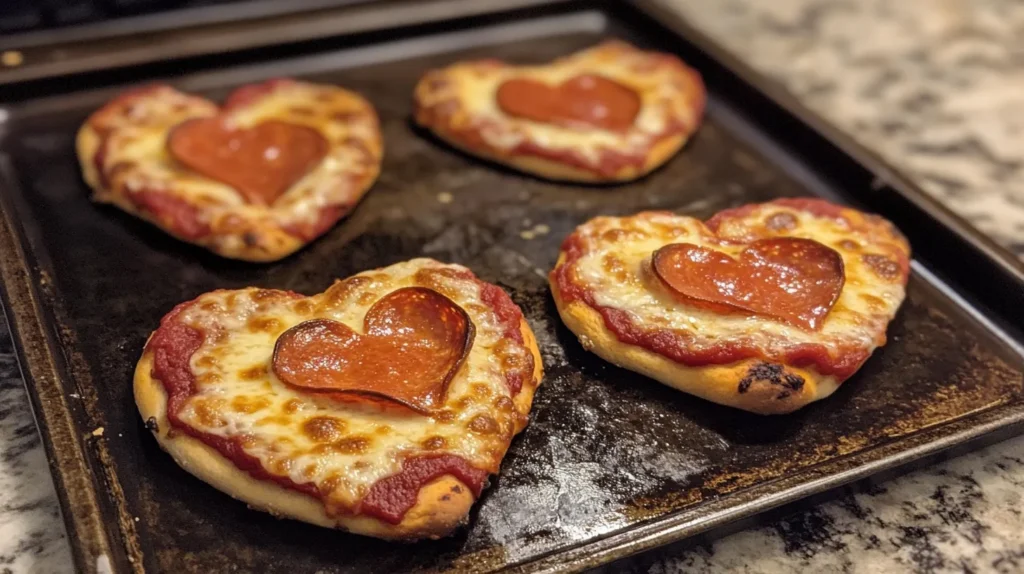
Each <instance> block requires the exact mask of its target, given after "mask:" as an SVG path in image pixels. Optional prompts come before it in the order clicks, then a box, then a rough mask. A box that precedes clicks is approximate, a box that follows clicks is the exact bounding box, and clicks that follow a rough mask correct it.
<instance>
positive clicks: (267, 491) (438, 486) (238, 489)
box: [134, 320, 543, 540]
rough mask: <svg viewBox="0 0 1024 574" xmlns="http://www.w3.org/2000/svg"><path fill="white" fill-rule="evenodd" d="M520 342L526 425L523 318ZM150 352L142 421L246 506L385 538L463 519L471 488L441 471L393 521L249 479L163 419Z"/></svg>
mask: <svg viewBox="0 0 1024 574" xmlns="http://www.w3.org/2000/svg"><path fill="white" fill-rule="evenodd" d="M520 328H521V330H522V333H523V338H524V344H525V346H526V347H527V348H528V349H529V350H530V353H531V354H532V355H533V358H534V373H533V378H532V379H531V380H530V381H528V382H527V383H526V384H524V385H523V388H522V390H521V392H520V393H519V395H518V396H517V397H516V398H515V403H516V408H517V410H518V411H519V412H520V413H524V416H523V417H522V419H521V423H522V424H517V428H516V432H517V433H518V432H519V431H521V430H522V428H523V427H524V426H525V424H526V416H525V414H526V413H529V410H530V405H531V403H532V399H533V394H534V391H535V390H536V388H537V386H538V385H539V384H540V381H541V379H542V377H543V367H542V363H541V356H540V349H539V348H538V347H537V343H536V339H535V337H534V335H533V332H532V331H531V330H530V327H529V325H528V324H527V323H526V321H525V320H523V321H522V322H521V326H520ZM152 370H153V356H152V352H151V351H149V350H147V351H146V352H145V353H143V355H142V358H141V359H140V360H139V363H138V365H137V366H136V368H135V377H134V393H135V403H136V406H137V407H138V409H139V414H140V415H141V416H142V419H143V420H144V421H151V420H152V421H153V422H155V427H154V426H153V425H152V424H150V425H148V426H149V427H150V428H151V430H152V431H153V434H154V436H155V437H156V439H157V442H158V443H159V444H160V447H161V448H163V449H164V450H165V451H167V452H168V453H169V454H170V455H171V456H172V457H173V458H174V460H175V461H176V462H177V463H178V465H179V466H181V467H182V468H183V469H185V470H186V471H188V472H189V473H190V474H192V475H194V476H196V477H197V478H199V479H200V480H202V481H204V482H206V483H208V484H210V485H212V486H214V487H215V488H217V489H218V490H220V491H222V492H224V493H226V494H228V495H230V496H231V497H233V498H235V499H238V500H241V501H242V502H245V503H246V504H248V505H249V506H251V507H253V508H255V509H258V510H262V511H265V512H268V513H270V514H272V515H274V516H277V517H279V518H292V519H295V520H301V521H303V522H308V523H310V524H315V525H318V526H324V527H328V528H338V529H341V530H345V531H348V532H353V533H356V534H363V535H366V536H373V537H376V538H383V539H389V540H418V539H423V538H434V539H436V538H440V537H443V536H446V535H448V534H450V533H451V532H452V530H454V529H455V528H457V527H458V526H460V525H462V524H464V523H465V522H466V520H467V517H468V515H469V510H470V508H471V507H472V506H473V503H474V502H475V498H474V496H473V493H472V491H471V490H470V489H469V488H468V487H467V486H466V485H465V484H463V483H462V482H461V481H460V480H459V479H457V478H455V477H454V476H452V475H450V474H449V475H444V476H441V477H439V478H437V479H434V480H433V481H431V482H429V483H427V484H425V485H424V486H423V487H422V488H421V489H420V491H419V495H418V497H417V501H416V504H415V505H414V506H413V507H412V508H411V509H409V510H408V511H407V512H406V513H405V515H404V516H403V518H402V521H401V522H399V523H398V524H390V523H387V522H384V521H382V520H378V519H376V518H373V517H370V516H361V515H337V516H331V515H329V514H328V513H327V512H326V511H325V507H324V505H323V503H322V502H321V501H320V500H318V499H316V498H314V497H312V496H309V495H307V494H304V493H301V492H298V491H295V490H291V489H288V488H285V487H283V486H281V485H279V484H277V483H274V482H270V481H266V480H259V479H256V478H253V477H252V476H251V475H249V474H248V473H246V472H244V471H242V470H239V469H238V467H237V466H235V464H234V463H233V462H231V461H230V460H228V459H227V458H225V457H224V456H222V455H221V454H220V453H219V452H217V451H216V450H214V449H213V448H211V447H210V446H208V445H206V444H205V443H203V442H202V441H200V440H197V439H195V438H193V437H191V436H189V435H187V434H185V433H183V432H180V431H179V432H173V431H172V427H171V423H170V421H169V420H168V418H167V394H166V392H165V391H164V387H163V385H162V384H161V383H160V382H159V381H157V380H156V379H154V378H153V377H152Z"/></svg>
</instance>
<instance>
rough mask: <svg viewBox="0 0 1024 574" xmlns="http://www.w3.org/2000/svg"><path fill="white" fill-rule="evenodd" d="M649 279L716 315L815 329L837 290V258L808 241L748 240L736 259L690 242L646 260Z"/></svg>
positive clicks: (836, 296) (840, 275)
mask: <svg viewBox="0 0 1024 574" xmlns="http://www.w3.org/2000/svg"><path fill="white" fill-rule="evenodd" d="M652 267H653V269H654V272H655V275H657V276H658V277H659V278H660V279H661V280H662V282H663V283H664V284H665V285H667V286H668V287H669V288H670V289H671V290H672V291H673V292H674V293H675V294H677V295H679V296H680V297H681V298H683V299H686V300H687V301H688V302H692V303H697V304H698V305H701V306H703V307H706V308H710V309H712V310H714V311H716V312H735V311H747V312H750V313H755V314H759V315H767V316H770V317H774V318H777V319H781V320H783V321H786V322H787V323H790V324H792V325H796V326H798V327H801V328H804V329H809V330H815V331H816V330H818V329H820V328H821V324H822V321H823V320H824V318H825V316H826V315H828V313H829V311H831V310H832V306H833V305H835V302H836V300H837V299H839V294H840V292H841V291H842V289H843V283H844V282H845V276H844V273H843V258H842V257H841V256H840V255H839V254H838V253H836V252H835V250H833V249H831V248H829V247H826V246H825V245H822V244H821V243H818V242H817V241H813V240H811V239H800V238H794V237H779V238H773V239H760V240H757V241H754V242H753V243H751V244H750V246H749V247H747V248H746V249H744V250H743V251H742V252H741V253H740V256H739V259H733V258H732V257H730V256H729V255H727V254H725V253H722V252H720V251H715V250H712V249H707V248H705V247H699V246H697V245H693V244H690V243H673V244H670V245H666V246H665V247H662V248H661V249H658V250H657V251H656V252H655V253H654V257H653V258H652Z"/></svg>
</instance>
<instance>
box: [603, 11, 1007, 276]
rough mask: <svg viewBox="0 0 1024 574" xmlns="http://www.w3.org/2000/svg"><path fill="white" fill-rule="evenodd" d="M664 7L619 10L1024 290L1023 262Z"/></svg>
mask: <svg viewBox="0 0 1024 574" xmlns="http://www.w3.org/2000/svg"><path fill="white" fill-rule="evenodd" d="M665 4H666V2H665V0H633V1H632V2H630V3H627V4H625V5H624V6H631V7H632V8H633V9H635V10H638V11H639V12H640V13H642V14H644V15H646V16H648V17H650V18H653V19H655V20H657V21H658V22H659V23H661V24H662V25H663V26H665V27H666V28H668V29H670V30H671V31H672V32H674V33H676V34H677V35H678V36H680V37H681V38H684V39H685V40H686V41H687V42H688V43H690V44H693V45H694V46H695V47H697V48H698V49H699V50H700V51H701V52H704V53H705V54H707V55H708V57H709V58H710V59H712V60H714V61H716V62H718V63H719V64H720V65H721V67H723V68H725V69H727V70H729V71H730V72H731V73H732V74H733V75H735V76H736V77H737V78H739V79H740V80H741V81H742V82H744V83H746V84H748V85H750V86H751V87H753V88H754V89H755V90H756V91H758V92H760V93H761V94H763V95H764V96H766V97H767V98H768V99H769V100H771V101H772V102H773V103H774V104H775V105H777V106H778V107H780V108H782V109H783V110H784V111H785V112H786V113H788V114H790V115H791V116H793V118H795V119H796V120H798V121H799V122H800V123H802V124H804V125H806V126H807V127H809V128H810V129H811V130H813V131H814V132H816V133H817V135H818V136H819V137H821V138H822V139H824V140H826V141H827V142H828V143H830V144H832V145H833V146H835V147H836V148H838V149H839V151H841V152H843V153H845V154H846V155H848V156H849V157H850V158H851V159H852V160H854V161H855V162H856V163H858V164H860V165H861V166H863V167H864V168H866V169H867V170H868V171H870V172H871V173H872V174H873V175H874V176H875V177H876V180H877V182H878V184H879V185H880V186H889V187H892V188H893V189H894V190H895V191H896V192H897V193H898V194H899V195H900V196H902V197H904V198H906V199H907V200H908V201H910V202H911V203H912V204H913V205H914V207H916V208H917V209H918V210H920V211H922V212H924V213H925V214H927V215H929V216H931V217H932V218H934V219H935V220H936V221H937V222H938V223H940V224H941V225H942V226H944V227H946V228H948V229H950V230H951V231H953V232H954V233H955V234H956V235H957V236H958V238H960V239H962V240H963V241H964V242H966V243H967V244H969V245H970V246H972V247H973V248H975V249H976V250H977V251H979V252H981V253H982V254H983V255H984V256H985V257H986V258H987V259H989V260H991V261H992V262H993V263H995V264H996V265H997V266H999V267H1000V269H1001V270H1002V271H1003V272H1004V273H1006V274H1008V275H1010V276H1011V277H1012V278H1013V279H1014V280H1015V281H1016V282H1017V283H1018V284H1019V285H1021V286H1022V287H1024V261H1022V260H1021V259H1020V258H1018V257H1017V256H1016V255H1014V254H1013V253H1012V252H1011V251H1010V250H1008V249H1007V248H1005V247H1003V246H1002V245H1000V244H998V243H996V242H995V241H994V240H993V239H991V238H990V237H988V236H987V235H985V234H984V233H982V232H981V231H980V230H979V229H978V228H976V227H975V226H973V225H971V223H970V222H968V221H967V220H965V219H964V218H963V217H961V216H959V215H957V214H956V213H954V212H952V211H951V210H950V209H949V208H947V207H946V206H944V205H943V204H941V203H940V202H939V201H938V200H936V199H935V198H933V197H932V196H931V195H929V194H928V193H927V192H925V191H924V190H923V189H921V188H920V186H918V185H917V184H916V183H914V182H913V181H912V180H911V179H910V178H909V177H908V176H906V175H904V174H903V173H902V172H901V171H900V170H899V169H897V168H896V167H894V166H893V165H892V164H890V163H889V162H888V161H887V160H885V159H883V158H882V157H881V156H880V155H878V154H877V153H876V152H873V151H871V150H869V149H868V148H867V147H865V146H864V145H863V144H861V143H859V142H858V141H856V140H855V139H854V138H853V137H852V136H850V135H848V134H846V133H845V132H843V131H842V130H840V129H839V128H838V127H836V126H835V125H834V124H832V123H831V122H829V121H827V120H826V119H824V118H823V117H822V116H821V115H819V114H818V113H817V112H814V111H812V110H811V109H810V108H808V107H807V106H805V105H804V104H802V103H801V102H800V101H799V99H798V98H797V97H796V96H795V95H793V94H792V93H790V92H789V91H788V90H786V88H785V87H783V86H782V85H781V84H779V83H778V82H776V81H774V80H772V79H770V78H769V77H767V76H765V75H764V74H762V73H760V72H758V71H756V70H755V69H754V68H753V67H751V66H750V65H749V64H746V63H745V62H743V61H742V60H740V59H739V57H737V56H736V55H734V54H733V53H732V52H730V51H729V50H727V49H725V48H723V47H722V46H721V44H719V43H718V42H716V41H714V40H712V39H711V38H710V36H708V35H707V34H705V33H703V32H701V31H699V30H698V29H696V28H695V27H694V26H693V25H691V24H689V23H688V22H687V21H686V19H685V18H684V17H683V16H680V15H679V14H677V13H675V12H674V11H672V10H670V9H669V8H667V7H666V6H665ZM620 9H625V8H624V7H623V8H620Z"/></svg>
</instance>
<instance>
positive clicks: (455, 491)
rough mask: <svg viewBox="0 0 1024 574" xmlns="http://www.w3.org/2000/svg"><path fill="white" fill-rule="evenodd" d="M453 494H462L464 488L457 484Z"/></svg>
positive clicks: (453, 488)
mask: <svg viewBox="0 0 1024 574" xmlns="http://www.w3.org/2000/svg"><path fill="white" fill-rule="evenodd" d="M452 492H454V493H455V494H462V487H461V486H459V485H457V484H456V485H455V486H453V487H452Z"/></svg>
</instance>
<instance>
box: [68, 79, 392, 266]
mask: <svg viewBox="0 0 1024 574" xmlns="http://www.w3.org/2000/svg"><path fill="white" fill-rule="evenodd" d="M77 151H78V158H79V161H80V163H81V166H82V174H83V177H84V179H85V181H86V183H88V184H89V186H90V187H92V189H93V199H94V200H95V201H97V202H101V203H112V204H114V205H116V206H118V207H119V208H121V209H123V210H125V211H127V212H128V213H131V214H133V215H136V216H138V217H141V218H142V219H145V220H146V221H149V222H151V223H153V224H154V225H157V226H158V227H160V228H162V229H163V230H165V231H166V232H168V233H170V234H171V235H173V236H175V237H177V238H178V239H181V240H184V241H188V242H190V243H194V244H196V245H201V246H203V247H205V248H207V249H209V250H211V251H213V252H214V253H217V254H219V255H222V256H224V257H230V258H233V259H244V260H248V261H274V260H277V259H280V258H282V257H285V256H287V255H289V254H291V253H293V252H295V251H296V250H298V249H299V248H301V247H302V246H303V245H305V244H307V243H309V242H310V241H312V240H314V239H316V238H317V237H318V236H320V235H321V234H323V233H324V232H326V231H327V230H328V229H330V228H331V227H332V226H333V225H334V224H335V223H337V221H338V220H339V219H341V218H342V217H343V216H344V215H345V214H347V213H348V212H349V211H351V210H352V208H353V207H354V206H355V205H356V203H358V202H359V200H360V198H362V196H363V194H364V193H366V191H367V190H368V189H369V188H370V186H371V185H372V184H373V182H374V180H375V179H376V178H377V174H378V173H379V172H380V162H381V155H382V153H383V147H382V143H381V135H380V128H379V125H378V121H377V114H376V112H374V110H373V107H372V106H371V105H370V104H369V103H368V102H367V101H366V100H365V99H363V98H362V97H361V96H359V95H357V94H355V93H352V92H350V91H348V90H344V89H342V88H338V87H334V86H324V85H317V84H309V83H304V82H298V81H294V80H287V79H279V80H271V81H268V82H265V83H263V84H255V85H250V86H245V87H242V88H239V89H238V90H236V91H235V92H234V93H233V94H231V95H230V96H229V97H228V98H227V100H226V101H225V103H224V105H223V106H218V105H217V104H215V103H213V102H211V101H209V100H206V99H204V98H200V97H196V96H191V95H188V94H184V93H182V92H179V91H178V90H175V89H174V88H172V87H170V86H165V85H152V86H148V87H144V88H140V89H137V90H135V91H132V92H128V93H125V94H122V95H121V96H120V97H118V98H116V99H114V100H112V101H111V102H109V103H107V104H106V105H105V106H103V107H102V108H100V109H99V110H98V111H96V112H95V113H93V114H92V116H90V117H89V119H88V120H87V121H86V122H85V123H84V124H83V125H82V128H81V129H80V130H79V132H78V139H77Z"/></svg>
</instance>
